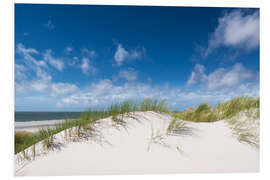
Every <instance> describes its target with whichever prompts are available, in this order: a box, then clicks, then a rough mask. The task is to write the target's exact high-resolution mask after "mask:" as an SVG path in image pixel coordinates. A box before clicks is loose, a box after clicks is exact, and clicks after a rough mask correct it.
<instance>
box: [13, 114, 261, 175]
mask: <svg viewBox="0 0 270 180" xmlns="http://www.w3.org/2000/svg"><path fill="white" fill-rule="evenodd" d="M133 116H134V117H136V118H137V120H139V121H137V120H135V119H133V118H128V117H126V118H125V120H126V121H127V122H128V123H127V126H126V128H124V127H121V126H113V125H112V121H111V119H110V118H106V119H103V120H101V121H100V123H99V124H98V126H97V128H98V129H99V133H98V134H99V135H98V136H97V137H93V138H88V140H81V141H76V142H65V141H64V140H63V136H64V133H63V132H60V133H59V134H57V135H56V140H55V141H56V142H57V141H58V142H61V143H59V146H58V148H55V149H54V150H51V151H49V152H48V153H46V154H41V155H38V156H37V157H35V159H34V160H33V159H32V160H28V161H20V157H19V156H21V154H18V155H16V156H15V175H16V176H36V175H37V176H46V175H96V174H99V175H102V174H146V173H225V172H258V171H259V150H258V149H256V148H254V147H251V146H250V145H248V144H245V143H240V142H239V141H238V140H237V139H236V138H235V137H234V136H232V131H231V129H230V128H229V127H228V125H227V124H226V123H225V122H224V121H219V122H215V123H188V127H190V131H188V132H186V133H183V134H182V135H181V136H167V135H166V129H167V127H168V125H169V123H170V121H171V117H170V116H168V115H164V114H158V113H155V112H136V113H135V114H134V115H133ZM26 129H27V128H25V129H24V130H26Z"/></svg>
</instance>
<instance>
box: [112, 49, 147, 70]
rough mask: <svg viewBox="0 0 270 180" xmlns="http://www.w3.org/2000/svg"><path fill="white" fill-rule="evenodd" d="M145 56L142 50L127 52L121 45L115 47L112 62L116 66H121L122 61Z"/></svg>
mask: <svg viewBox="0 0 270 180" xmlns="http://www.w3.org/2000/svg"><path fill="white" fill-rule="evenodd" d="M144 54H145V49H144V48H136V49H133V50H130V51H127V50H126V49H125V48H124V47H123V46H122V44H118V45H117V50H116V52H115V54H114V60H115V62H116V64H117V65H118V66H121V65H122V64H123V63H124V61H127V60H135V59H140V58H141V57H142V56H143V55H144Z"/></svg>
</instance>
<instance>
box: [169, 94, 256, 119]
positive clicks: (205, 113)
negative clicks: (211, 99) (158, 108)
mask: <svg viewBox="0 0 270 180" xmlns="http://www.w3.org/2000/svg"><path fill="white" fill-rule="evenodd" d="M259 107H260V98H253V97H237V98H234V99H232V100H229V101H226V102H223V103H220V104H218V105H217V106H215V107H214V108H211V106H210V104H209V103H207V102H205V103H202V104H200V105H199V106H197V107H196V108H189V109H186V110H184V111H182V112H176V113H171V114H172V116H174V117H176V118H179V119H183V120H186V121H192V122H215V121H218V120H222V119H228V118H231V117H234V116H235V115H237V114H238V113H239V112H241V111H244V110H250V109H252V108H253V109H254V108H258V109H259ZM256 115H257V116H258V117H259V115H260V113H259V111H258V112H257V114H256Z"/></svg>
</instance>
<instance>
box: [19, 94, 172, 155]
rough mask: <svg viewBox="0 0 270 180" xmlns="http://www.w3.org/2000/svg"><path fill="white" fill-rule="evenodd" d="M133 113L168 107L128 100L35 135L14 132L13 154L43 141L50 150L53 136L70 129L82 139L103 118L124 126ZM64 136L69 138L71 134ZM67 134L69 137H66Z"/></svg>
mask: <svg viewBox="0 0 270 180" xmlns="http://www.w3.org/2000/svg"><path fill="white" fill-rule="evenodd" d="M135 111H155V112H160V113H162V112H169V108H168V105H167V104H166V102H165V101H158V100H151V99H145V100H144V101H142V102H141V103H136V102H135V101H132V100H128V101H124V102H121V103H113V104H112V105H111V106H109V107H108V108H106V109H103V110H92V109H88V110H87V111H85V112H84V113H82V114H81V116H80V118H78V119H75V120H68V119H66V120H65V121H64V122H62V123H60V124H56V125H55V126H54V127H50V128H46V129H40V130H39V131H38V132H37V133H30V132H26V131H18V132H15V154H17V153H19V152H21V151H23V150H25V149H26V148H28V147H30V146H32V145H34V144H36V143H37V142H40V141H43V145H44V148H48V149H49V148H51V147H52V143H53V135H55V134H57V133H59V132H61V131H63V130H68V129H70V128H73V127H76V133H77V137H82V136H83V135H84V133H91V132H92V131H94V126H93V125H94V124H95V123H96V122H97V121H98V120H100V119H103V118H107V117H110V116H111V117H112V121H113V122H114V123H116V124H118V125H119V124H120V125H125V122H124V120H123V119H124V116H125V115H130V113H132V112H135ZM65 133H67V134H66V136H71V132H65ZM68 134H69V135H68Z"/></svg>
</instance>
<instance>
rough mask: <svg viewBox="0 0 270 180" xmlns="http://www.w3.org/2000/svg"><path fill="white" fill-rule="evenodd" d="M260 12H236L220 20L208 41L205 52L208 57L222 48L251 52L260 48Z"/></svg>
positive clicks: (204, 54)
mask: <svg viewBox="0 0 270 180" xmlns="http://www.w3.org/2000/svg"><path fill="white" fill-rule="evenodd" d="M259 23H260V20H259V11H254V12H253V13H247V12H246V11H244V10H234V11H231V12H229V13H226V14H225V15H224V16H222V17H221V18H219V19H218V26H217V27H216V29H215V31H214V33H213V34H211V35H210V38H209V40H208V47H207V48H206V49H205V51H204V52H203V54H202V55H203V57H207V56H208V55H209V54H211V53H212V52H213V51H214V50H215V49H216V48H219V47H221V46H225V47H233V48H243V49H245V50H251V49H254V48H257V47H258V46H259V41H260V37H259V33H260V29H259Z"/></svg>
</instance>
